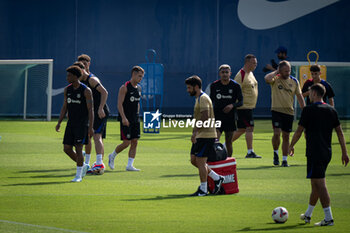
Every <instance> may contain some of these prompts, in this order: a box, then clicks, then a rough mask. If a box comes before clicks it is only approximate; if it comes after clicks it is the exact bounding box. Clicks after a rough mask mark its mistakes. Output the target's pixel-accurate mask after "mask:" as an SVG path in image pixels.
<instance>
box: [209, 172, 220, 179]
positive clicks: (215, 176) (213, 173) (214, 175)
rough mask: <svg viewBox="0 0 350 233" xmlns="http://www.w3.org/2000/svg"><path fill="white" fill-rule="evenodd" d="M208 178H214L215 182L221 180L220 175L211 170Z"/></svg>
mask: <svg viewBox="0 0 350 233" xmlns="http://www.w3.org/2000/svg"><path fill="white" fill-rule="evenodd" d="M208 176H209V177H210V178H212V179H213V180H219V179H220V176H219V175H218V174H216V173H215V172H214V171H213V170H211V171H210V172H209V174H208Z"/></svg>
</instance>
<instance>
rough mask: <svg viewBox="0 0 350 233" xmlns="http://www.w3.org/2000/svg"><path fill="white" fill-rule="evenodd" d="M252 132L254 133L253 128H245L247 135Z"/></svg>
mask: <svg viewBox="0 0 350 233" xmlns="http://www.w3.org/2000/svg"><path fill="white" fill-rule="evenodd" d="M253 131H254V127H247V128H246V132H247V133H253Z"/></svg>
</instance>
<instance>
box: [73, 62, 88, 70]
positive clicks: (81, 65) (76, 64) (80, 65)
mask: <svg viewBox="0 0 350 233" xmlns="http://www.w3.org/2000/svg"><path fill="white" fill-rule="evenodd" d="M73 66H79V68H80V69H83V70H85V65H84V63H82V62H81V61H76V62H74V63H73Z"/></svg>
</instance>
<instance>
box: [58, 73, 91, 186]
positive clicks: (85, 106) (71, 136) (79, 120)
mask: <svg viewBox="0 0 350 233" xmlns="http://www.w3.org/2000/svg"><path fill="white" fill-rule="evenodd" d="M81 75H82V70H81V69H80V68H79V67H78V66H70V67H68V68H67V81H68V82H69V83H70V84H69V85H68V86H67V87H66V88H65V89H64V101H63V105H62V109H61V113H60V117H59V119H58V123H57V125H56V131H57V132H59V131H60V127H61V122H62V120H63V118H64V117H65V115H66V114H67V113H68V115H69V117H68V122H67V126H66V130H65V133H64V138H63V144H64V148H63V150H64V152H65V153H66V154H67V155H68V156H69V157H70V158H71V159H72V160H73V161H75V162H76V164H77V173H76V176H75V178H74V179H73V180H72V182H80V181H82V177H83V176H84V175H85V174H86V171H87V169H88V166H87V165H86V164H85V165H84V167H83V163H84V157H83V144H87V142H88V137H89V136H91V135H92V134H93V130H92V125H93V121H94V115H93V103H92V102H93V99H92V93H91V90H90V88H88V87H87V86H86V85H84V84H83V83H80V81H79V77H80V76H81ZM73 146H74V147H75V152H74V150H73Z"/></svg>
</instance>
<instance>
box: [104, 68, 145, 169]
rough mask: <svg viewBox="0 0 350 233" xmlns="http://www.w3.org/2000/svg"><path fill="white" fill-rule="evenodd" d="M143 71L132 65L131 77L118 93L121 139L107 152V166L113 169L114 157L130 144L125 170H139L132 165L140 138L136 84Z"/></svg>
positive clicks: (138, 96)
mask: <svg viewBox="0 0 350 233" xmlns="http://www.w3.org/2000/svg"><path fill="white" fill-rule="evenodd" d="M144 74H145V71H144V70H143V69H142V67H140V66H134V67H133V68H132V70H131V79H130V81H127V82H126V83H125V84H124V85H122V86H121V87H120V89H119V94H118V111H119V120H120V137H121V140H122V141H123V142H122V143H121V144H119V145H118V146H117V147H116V148H115V150H114V151H113V152H112V153H111V154H109V156H108V158H109V160H108V166H109V167H110V168H111V169H112V170H113V169H114V159H115V157H116V156H117V154H119V153H120V152H122V151H123V150H124V149H126V148H127V147H128V146H129V145H130V149H129V159H128V165H127V166H126V171H140V169H137V168H135V167H134V165H133V164H134V160H135V156H136V147H137V141H138V139H139V138H140V118H139V111H140V98H141V87H140V85H138V84H139V83H140V82H141V80H142V78H143V76H144Z"/></svg>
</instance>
